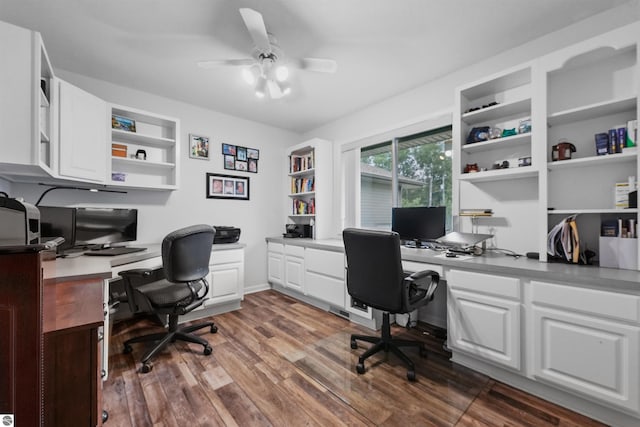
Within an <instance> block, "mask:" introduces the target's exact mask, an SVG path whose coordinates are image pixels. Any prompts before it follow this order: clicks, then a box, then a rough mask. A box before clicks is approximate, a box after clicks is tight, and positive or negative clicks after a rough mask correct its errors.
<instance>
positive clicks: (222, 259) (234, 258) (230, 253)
mask: <svg viewBox="0 0 640 427" xmlns="http://www.w3.org/2000/svg"><path fill="white" fill-rule="evenodd" d="M242 258H243V250H242V249H228V250H223V251H212V252H211V258H210V259H209V264H210V265H220V264H229V263H233V262H242Z"/></svg>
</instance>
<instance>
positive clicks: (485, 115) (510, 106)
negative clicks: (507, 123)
mask: <svg viewBox="0 0 640 427" xmlns="http://www.w3.org/2000/svg"><path fill="white" fill-rule="evenodd" d="M528 111H531V98H525V99H519V100H517V101H512V102H505V103H503V104H498V105H494V106H492V107H487V108H481V109H480V110H476V111H472V112H470V113H464V114H463V115H462V121H464V122H465V123H467V124H469V125H474V124H479V123H483V122H488V121H492V120H496V119H500V118H502V117H510V116H514V115H518V114H523V113H527V112H528Z"/></svg>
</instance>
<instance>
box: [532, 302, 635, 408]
mask: <svg viewBox="0 0 640 427" xmlns="http://www.w3.org/2000/svg"><path fill="white" fill-rule="evenodd" d="M532 314H533V328H534V342H533V352H534V354H533V371H534V375H535V376H536V377H537V379H540V380H543V381H545V382H551V383H553V384H554V385H557V386H560V387H562V388H564V389H568V390H572V391H575V392H578V393H580V394H581V395H584V396H588V397H594V398H597V400H598V401H599V402H605V403H608V404H610V405H614V406H617V407H622V408H625V409H629V410H632V411H634V412H636V413H637V412H638V411H639V410H640V395H639V392H638V388H639V383H640V381H639V380H640V371H639V362H638V354H639V351H640V348H639V345H638V344H639V341H640V328H639V327H638V326H631V325H626V324H623V323H619V322H614V321H607V320H603V319H599V318H596V317H592V316H588V315H579V314H575V313H571V312H567V311H566V310H562V311H560V310H553V309H549V308H543V307H538V306H534V307H533V310H532Z"/></svg>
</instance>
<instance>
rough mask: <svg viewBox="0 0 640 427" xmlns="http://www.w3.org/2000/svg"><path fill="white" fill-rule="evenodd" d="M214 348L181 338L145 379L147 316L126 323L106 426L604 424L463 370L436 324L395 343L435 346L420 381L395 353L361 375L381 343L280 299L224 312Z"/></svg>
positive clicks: (116, 344)
mask: <svg viewBox="0 0 640 427" xmlns="http://www.w3.org/2000/svg"><path fill="white" fill-rule="evenodd" d="M213 320H214V321H215V322H216V324H217V325H218V328H219V330H218V333H216V334H210V333H209V331H208V329H203V330H201V331H200V332H199V333H200V334H201V335H202V336H203V337H205V338H206V339H207V340H208V341H209V343H210V344H211V346H212V347H213V354H212V355H210V356H204V355H203V354H202V346H199V345H195V344H187V343H182V342H177V343H175V344H172V345H171V346H169V348H168V349H167V350H165V351H164V352H163V353H162V354H160V355H159V356H158V357H157V358H156V359H155V361H154V363H153V365H154V367H153V370H152V371H151V372H150V373H148V374H142V373H140V372H139V368H140V364H139V363H138V360H139V358H140V357H141V356H142V354H143V353H144V348H145V346H146V344H137V345H134V351H133V353H131V354H127V355H124V354H121V350H122V343H123V342H124V340H126V339H128V338H130V337H132V336H136V335H141V334H143V333H148V332H150V329H153V328H154V325H153V323H152V322H150V321H149V320H146V319H142V320H141V319H138V320H136V321H124V322H120V323H117V324H115V325H114V328H113V336H112V341H111V354H110V358H109V362H110V372H109V379H108V380H107V381H106V382H105V384H104V390H103V395H104V409H106V410H107V411H108V412H109V421H108V422H107V423H106V426H114V427H115V426H117V427H126V426H179V427H184V426H323V427H324V426H338V425H348V426H464V427H467V426H469V427H471V426H476V427H477V426H498V425H500V426H600V425H602V424H599V423H597V422H595V421H593V420H591V419H589V418H586V417H584V416H582V415H579V414H576V413H574V412H571V411H568V410H566V409H564V408H561V407H559V406H557V405H554V404H552V403H550V402H547V401H544V400H541V399H538V398H536V397H534V396H531V395H529V394H527V393H524V392H521V391H519V390H516V389H513V388H511V387H509V386H507V385H504V384H501V383H498V382H496V381H493V380H491V379H490V378H487V377H486V376H484V375H482V374H479V373H477V372H474V371H472V370H470V369H467V368H464V367H462V366H459V365H456V364H453V363H451V362H450V361H449V360H448V356H449V355H448V353H446V352H445V351H444V350H443V349H442V340H441V339H438V338H436V337H435V334H429V333H428V332H429V331H428V330H427V329H426V328H425V327H424V325H421V326H419V327H418V328H414V329H412V330H410V331H407V330H405V329H404V328H400V327H395V328H394V330H393V333H394V335H404V336H406V337H407V338H412V339H416V338H417V339H423V340H424V341H425V343H426V345H427V348H428V350H429V356H428V357H427V358H426V359H424V358H420V357H419V356H418V352H417V351H415V350H407V354H408V355H409V357H411V358H412V360H414V362H415V363H416V374H417V381H416V382H413V383H412V382H408V381H407V379H406V369H405V367H404V365H402V363H401V362H400V360H399V359H397V358H396V357H395V355H392V354H390V355H388V356H386V359H385V355H384V353H380V354H379V355H377V356H374V357H373V358H370V359H368V360H367V361H366V363H365V367H366V369H367V371H366V372H365V374H363V375H358V374H357V373H356V372H355V365H356V363H357V360H358V355H359V354H361V353H362V352H363V351H364V348H365V344H363V345H360V348H359V349H358V350H352V349H351V348H350V345H349V343H350V334H351V333H360V334H367V335H373V332H372V331H370V330H368V329H366V328H362V327H359V326H357V325H355V324H353V323H350V322H349V321H347V320H345V319H342V318H340V317H338V316H335V315H333V314H330V313H327V312H324V311H322V310H319V309H316V308H315V307H312V306H309V305H307V304H305V303H303V302H299V301H297V300H295V299H293V298H290V297H288V296H285V295H282V294H280V293H278V292H275V291H270V290H269V291H263V292H258V293H254V294H250V295H246V296H245V300H244V301H243V303H242V309H241V310H238V311H234V312H231V313H225V314H222V315H218V316H215V317H214V318H213Z"/></svg>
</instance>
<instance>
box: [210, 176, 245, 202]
mask: <svg viewBox="0 0 640 427" xmlns="http://www.w3.org/2000/svg"><path fill="white" fill-rule="evenodd" d="M207 199H236V200H249V177H245V176H233V175H221V174H217V173H207Z"/></svg>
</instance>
